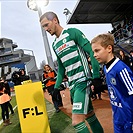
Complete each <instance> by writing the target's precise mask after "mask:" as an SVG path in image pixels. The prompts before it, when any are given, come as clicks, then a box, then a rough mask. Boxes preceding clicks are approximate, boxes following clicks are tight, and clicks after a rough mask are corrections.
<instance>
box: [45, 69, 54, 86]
mask: <svg viewBox="0 0 133 133" xmlns="http://www.w3.org/2000/svg"><path fill="white" fill-rule="evenodd" d="M55 77H56V73H55V71H51V72H48V73H47V72H44V73H43V80H46V84H45V85H46V87H48V86H51V85H54V84H55V83H56V81H55V79H54V78H55Z"/></svg>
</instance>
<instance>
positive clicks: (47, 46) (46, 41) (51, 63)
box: [37, 6, 55, 70]
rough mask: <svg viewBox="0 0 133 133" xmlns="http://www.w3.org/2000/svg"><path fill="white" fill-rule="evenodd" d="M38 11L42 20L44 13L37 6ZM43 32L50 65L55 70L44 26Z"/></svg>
mask: <svg viewBox="0 0 133 133" xmlns="http://www.w3.org/2000/svg"><path fill="white" fill-rule="evenodd" d="M37 9H38V14H39V18H40V17H41V15H42V11H41V8H39V7H38V6H37ZM41 30H42V36H43V42H44V47H45V52H46V57H47V61H48V64H49V65H50V67H51V68H53V69H54V70H55V66H54V62H53V58H52V54H51V51H50V46H49V42H48V37H47V33H46V30H45V29H43V28H42V26H41Z"/></svg>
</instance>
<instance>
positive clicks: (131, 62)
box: [129, 50, 133, 71]
mask: <svg viewBox="0 0 133 133" xmlns="http://www.w3.org/2000/svg"><path fill="white" fill-rule="evenodd" d="M129 58H130V59H129V61H130V68H131V70H132V71H133V50H131V51H130V57H129Z"/></svg>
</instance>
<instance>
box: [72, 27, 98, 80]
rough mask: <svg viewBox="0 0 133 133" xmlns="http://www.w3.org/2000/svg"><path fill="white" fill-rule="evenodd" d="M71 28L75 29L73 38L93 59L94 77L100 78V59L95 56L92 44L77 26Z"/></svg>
mask: <svg viewBox="0 0 133 133" xmlns="http://www.w3.org/2000/svg"><path fill="white" fill-rule="evenodd" d="M70 30H73V32H70V34H71V35H70V36H71V38H72V39H73V40H74V41H75V43H76V44H77V45H79V46H80V47H82V48H83V50H84V51H85V52H86V53H88V54H89V55H90V59H91V65H92V69H93V78H100V73H99V70H100V66H99V63H98V61H97V60H96V59H95V57H94V56H93V51H92V48H91V44H90V42H89V40H88V39H87V38H86V37H85V35H84V34H83V33H82V32H81V31H80V30H78V29H76V28H71V29H70Z"/></svg>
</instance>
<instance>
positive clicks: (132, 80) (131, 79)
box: [119, 67, 133, 95]
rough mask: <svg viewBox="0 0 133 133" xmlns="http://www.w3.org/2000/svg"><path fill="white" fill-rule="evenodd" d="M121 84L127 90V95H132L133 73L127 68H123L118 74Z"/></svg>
mask: <svg viewBox="0 0 133 133" xmlns="http://www.w3.org/2000/svg"><path fill="white" fill-rule="evenodd" d="M119 75H120V76H119V77H120V80H121V82H123V83H124V84H125V86H126V88H127V91H128V94H129V95H133V73H132V71H131V70H130V68H128V67H124V68H123V69H122V70H121V71H120V72H119Z"/></svg>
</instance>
